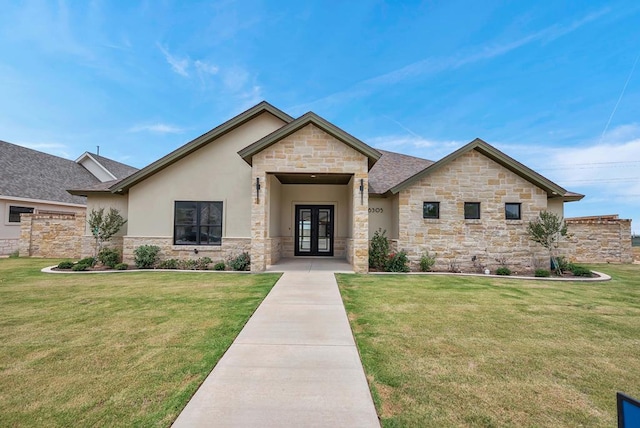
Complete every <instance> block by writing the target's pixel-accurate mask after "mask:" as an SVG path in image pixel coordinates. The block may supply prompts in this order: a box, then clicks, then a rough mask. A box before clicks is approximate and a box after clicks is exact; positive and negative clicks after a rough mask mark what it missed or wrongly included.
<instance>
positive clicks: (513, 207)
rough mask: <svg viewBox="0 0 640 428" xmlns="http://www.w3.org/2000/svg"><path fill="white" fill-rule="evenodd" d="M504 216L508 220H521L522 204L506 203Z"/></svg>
mask: <svg viewBox="0 0 640 428" xmlns="http://www.w3.org/2000/svg"><path fill="white" fill-rule="evenodd" d="M504 218H506V219H507V220H520V204H519V203H511V202H508V203H506V204H504Z"/></svg>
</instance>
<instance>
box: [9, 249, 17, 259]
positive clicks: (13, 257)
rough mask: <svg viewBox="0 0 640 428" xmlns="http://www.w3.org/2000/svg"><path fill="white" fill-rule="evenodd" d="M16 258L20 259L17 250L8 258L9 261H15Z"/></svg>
mask: <svg viewBox="0 0 640 428" xmlns="http://www.w3.org/2000/svg"><path fill="white" fill-rule="evenodd" d="M18 257H20V251H18V250H15V251H14V252H12V253H11V254H9V258H10V259H17V258H18Z"/></svg>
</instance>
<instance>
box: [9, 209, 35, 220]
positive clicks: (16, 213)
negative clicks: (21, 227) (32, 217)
mask: <svg viewBox="0 0 640 428" xmlns="http://www.w3.org/2000/svg"><path fill="white" fill-rule="evenodd" d="M20 214H33V208H30V207H16V206H13V205H10V206H9V223H20Z"/></svg>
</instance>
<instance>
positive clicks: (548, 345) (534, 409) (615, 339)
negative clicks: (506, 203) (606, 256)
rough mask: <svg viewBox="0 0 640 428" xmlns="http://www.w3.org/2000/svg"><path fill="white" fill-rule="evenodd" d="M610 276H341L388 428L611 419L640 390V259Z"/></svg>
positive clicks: (594, 423) (610, 422) (603, 422)
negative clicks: (622, 397)
mask: <svg viewBox="0 0 640 428" xmlns="http://www.w3.org/2000/svg"><path fill="white" fill-rule="evenodd" d="M591 268H592V269H594V270H598V271H602V272H605V273H607V274H610V275H611V276H612V277H613V279H612V280H611V281H609V282H599V283H578V282H549V281H540V282H537V281H536V282H531V281H521V280H513V279H508V280H507V279H505V280H502V279H490V278H483V277H474V278H469V277H451V276H402V275H384V276H378V275H346V274H341V275H338V276H337V277H338V282H339V284H340V289H341V293H342V296H343V300H344V302H345V306H346V308H347V312H348V314H349V319H350V322H351V325H352V328H353V330H354V333H355V336H356V341H357V344H358V347H359V350H360V353H361V355H362V361H363V365H364V367H365V371H366V373H367V377H368V380H369V383H370V386H371V389H372V392H373V395H374V400H375V402H376V406H377V409H378V413H379V415H381V418H382V423H383V426H385V427H395V426H421V427H431V426H432V427H442V426H474V427H476V426H483V427H492V426H500V427H503V426H513V427H521V426H545V427H560V426H566V427H574V426H586V427H611V426H614V425H615V424H616V401H615V399H616V396H615V393H616V391H623V392H626V393H627V394H629V395H632V396H635V397H640V358H639V357H638V356H639V355H640V321H639V320H640V266H639V265H616V266H614V265H601V266H591Z"/></svg>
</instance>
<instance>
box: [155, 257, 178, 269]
mask: <svg viewBox="0 0 640 428" xmlns="http://www.w3.org/2000/svg"><path fill="white" fill-rule="evenodd" d="M178 263H179V262H178V260H177V259H167V260H163V261H161V262H160V263H158V268H159V269H178Z"/></svg>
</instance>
